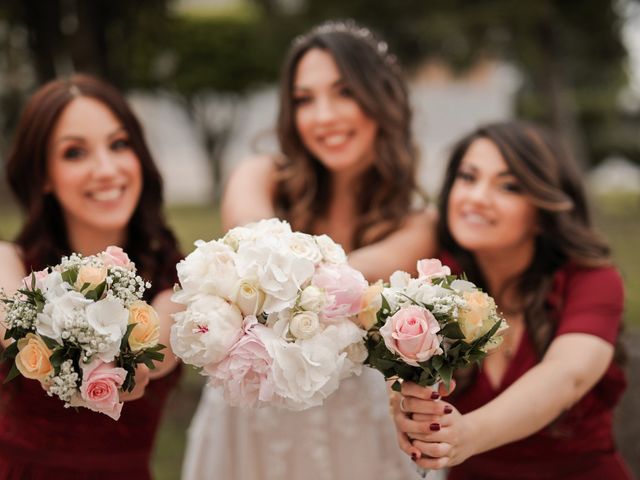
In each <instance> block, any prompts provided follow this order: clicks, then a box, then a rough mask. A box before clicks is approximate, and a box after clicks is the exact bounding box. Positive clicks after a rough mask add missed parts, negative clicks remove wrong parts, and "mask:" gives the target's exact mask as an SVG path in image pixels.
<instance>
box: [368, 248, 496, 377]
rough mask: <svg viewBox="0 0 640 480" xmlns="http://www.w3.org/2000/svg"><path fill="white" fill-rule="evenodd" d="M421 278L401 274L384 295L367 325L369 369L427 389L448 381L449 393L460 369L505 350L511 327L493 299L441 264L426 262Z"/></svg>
mask: <svg viewBox="0 0 640 480" xmlns="http://www.w3.org/2000/svg"><path fill="white" fill-rule="evenodd" d="M418 273H419V277H418V278H411V276H410V275H409V274H408V273H406V272H400V271H397V272H395V273H393V274H392V275H391V278H390V284H389V286H388V287H386V288H384V289H382V288H381V289H380V295H379V309H378V312H377V316H376V317H370V323H369V324H368V325H366V327H368V329H369V330H368V333H367V350H368V351H369V356H368V358H367V360H366V364H367V365H370V366H371V367H373V368H375V369H377V370H379V371H380V372H382V374H383V375H384V377H385V378H386V379H395V380H398V379H402V380H408V381H411V382H414V383H417V384H419V385H422V386H431V385H434V384H436V383H437V382H439V381H442V382H443V383H444V384H445V385H446V387H447V388H449V383H450V382H451V378H452V375H453V372H454V371H455V370H456V369H457V368H460V367H464V366H467V365H469V364H471V363H473V362H478V361H480V360H481V359H482V358H484V357H485V355H486V354H487V351H489V350H490V349H492V348H495V347H497V346H498V345H500V343H501V342H502V337H501V335H500V333H501V332H502V331H503V330H504V329H505V328H507V323H506V322H505V320H504V319H503V318H502V317H501V316H500V315H499V314H498V312H497V309H496V304H495V302H494V301H493V299H492V298H491V297H490V296H489V295H487V294H486V293H484V292H482V291H480V290H479V289H478V288H477V287H476V286H475V285H474V284H473V283H471V282H468V281H466V280H463V279H459V278H457V277H455V276H453V275H451V271H450V270H449V267H446V266H443V265H442V264H441V263H440V261H439V260H435V259H430V260H420V261H419V262H418ZM399 386H400V384H399V382H397V381H396V382H395V383H394V384H393V388H394V389H396V390H397V389H399Z"/></svg>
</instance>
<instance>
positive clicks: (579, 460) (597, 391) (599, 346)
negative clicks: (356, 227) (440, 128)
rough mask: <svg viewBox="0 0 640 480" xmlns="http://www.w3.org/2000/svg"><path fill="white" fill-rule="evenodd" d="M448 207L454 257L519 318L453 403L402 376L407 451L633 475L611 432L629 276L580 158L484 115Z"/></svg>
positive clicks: (471, 464) (455, 460)
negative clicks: (603, 232) (610, 242)
mask: <svg viewBox="0 0 640 480" xmlns="http://www.w3.org/2000/svg"><path fill="white" fill-rule="evenodd" d="M440 214H441V217H440V225H439V237H440V241H441V247H442V249H443V251H446V252H447V253H446V254H443V260H444V261H445V262H447V263H449V264H450V265H451V266H452V267H453V268H454V270H458V271H464V272H466V273H467V275H468V277H469V279H470V280H472V281H474V282H475V283H477V284H479V285H481V286H482V287H483V288H485V289H486V290H487V291H488V292H489V293H490V294H491V295H493V296H494V297H495V298H496V301H497V303H498V305H499V306H500V308H501V310H502V312H503V313H504V315H505V317H506V318H507V320H508V322H509V325H510V327H509V329H508V330H507V331H506V335H505V337H504V342H503V344H502V345H501V346H500V348H499V349H497V350H496V351H494V352H492V353H491V354H490V355H489V356H488V357H487V358H486V359H485V361H484V363H483V365H482V368H480V369H472V370H470V371H466V372H460V375H458V378H457V386H456V389H455V392H454V394H453V395H452V398H451V402H450V403H447V402H445V401H442V400H439V399H438V398H437V397H438V394H437V393H435V392H432V391H431V390H430V389H426V388H422V387H419V386H417V385H415V384H408V383H407V384H405V385H403V388H402V396H400V395H398V397H397V398H396V399H395V402H394V407H395V416H394V419H395V422H396V427H397V429H398V431H399V435H398V438H399V443H400V446H401V447H402V449H403V450H404V451H405V452H406V453H407V454H409V455H412V458H414V460H415V461H416V463H417V464H418V465H419V466H421V467H423V468H442V467H452V468H451V470H450V473H449V477H448V478H449V479H451V480H471V479H474V480H483V479H487V480H488V479H505V480H506V479H509V480H519V479H523V480H524V479H558V478H562V479H564V480H578V479H580V480H589V479H593V480H596V479H603V478H607V479H614V480H625V479H630V478H632V476H631V474H630V473H629V470H628V469H627V467H626V465H625V464H624V463H623V461H622V459H621V458H620V456H619V454H618V453H617V451H616V447H615V444H614V440H613V434H612V416H613V410H614V408H615V406H616V404H617V402H618V400H619V398H620V396H621V394H622V392H623V391H624V389H625V385H626V384H625V378H624V375H623V372H622V370H621V368H620V363H619V361H618V358H619V355H616V354H618V353H620V352H619V348H618V336H619V333H620V327H621V317H622V308H623V286H622V281H621V279H620V276H619V274H618V272H617V271H616V270H615V269H614V268H613V267H612V266H611V263H610V259H609V249H608V247H607V245H606V244H605V243H604V242H603V240H601V239H600V238H599V237H598V236H597V235H596V234H595V233H594V232H593V230H592V228H591V225H590V220H589V215H588V211H587V206H586V200H585V195H584V192H583V186H582V184H581V181H580V177H579V172H578V169H577V167H576V165H574V163H572V161H571V160H570V159H569V158H568V157H566V156H565V155H564V154H563V152H562V150H561V149H560V148H559V147H558V145H557V144H556V142H555V141H554V140H553V139H552V138H551V137H550V135H549V134H548V133H547V132H546V131H544V130H542V129H541V128H539V127H535V126H533V125H529V124H521V123H505V124H494V125H488V126H485V127H481V128H479V129H478V130H476V131H475V132H473V133H472V134H470V135H469V136H467V137H466V138H464V139H463V140H462V141H461V142H460V143H458V145H457V146H456V147H455V149H454V151H453V153H452V157H451V161H450V163H449V167H448V170H447V174H446V177H445V181H444V186H443V189H442V193H441V202H440ZM432 395H433V397H436V399H435V400H432ZM630 420H631V421H634V420H633V419H630Z"/></svg>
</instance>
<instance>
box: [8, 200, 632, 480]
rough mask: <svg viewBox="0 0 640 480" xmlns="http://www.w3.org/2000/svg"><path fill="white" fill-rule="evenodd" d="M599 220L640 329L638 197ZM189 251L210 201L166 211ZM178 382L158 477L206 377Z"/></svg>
mask: <svg viewBox="0 0 640 480" xmlns="http://www.w3.org/2000/svg"><path fill="white" fill-rule="evenodd" d="M593 203H594V207H595V212H596V224H597V226H598V228H599V230H600V231H601V232H602V233H603V234H604V235H605V236H606V237H607V238H608V239H609V241H610V242H611V246H612V247H613V251H614V258H615V261H616V264H617V265H618V266H619V268H620V270H621V272H622V275H623V277H624V279H625V284H626V291H627V300H626V306H625V321H626V323H627V324H628V326H629V327H631V328H634V329H637V328H640V254H639V253H638V250H637V249H638V244H639V243H640V197H629V196H623V197H607V198H601V199H597V200H596V201H594V202H593ZM167 217H168V219H169V223H170V224H171V225H172V227H173V228H174V230H175V231H176V233H177V235H178V239H179V241H180V244H181V246H182V249H183V250H184V252H185V253H188V252H190V251H191V250H192V249H193V242H194V241H195V240H197V239H204V240H209V239H212V238H216V237H218V236H219V235H220V233H221V231H220V218H219V214H218V210H217V209H215V208H214V207H212V206H192V207H174V208H170V209H169V210H168V212H167ZM19 222H20V216H19V215H18V213H17V212H16V210H15V208H13V207H11V206H7V205H6V203H5V202H3V204H2V207H1V208H0V239H10V238H12V236H13V235H14V234H15V232H16V231H17V228H18V226H19ZM184 372H185V375H184V376H183V378H182V382H181V384H180V387H179V388H178V389H177V390H176V391H175V392H174V393H173V395H172V397H171V399H170V401H169V405H168V407H167V412H166V415H165V419H164V421H163V424H162V427H161V431H160V434H159V437H158V439H157V443H156V452H155V456H154V461H153V470H154V474H155V476H156V479H157V480H175V479H177V478H180V467H181V463H182V457H183V453H184V447H185V435H186V430H187V428H188V426H189V422H190V419H191V416H192V415H193V412H194V410H195V408H196V405H197V402H198V399H199V396H200V392H201V390H202V386H203V384H204V381H203V378H202V377H200V376H199V375H198V374H197V373H195V372H194V371H193V370H192V369H191V368H185V369H184Z"/></svg>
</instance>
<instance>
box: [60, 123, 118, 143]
mask: <svg viewBox="0 0 640 480" xmlns="http://www.w3.org/2000/svg"><path fill="white" fill-rule="evenodd" d="M122 132H124V133H128V132H127V129H126V128H124V127H123V126H120V127H118V128H116V129H115V130H114V131H113V132H111V133H110V134H109V135H107V138H108V139H111V138H113V137H115V136H116V135H119V134H120V133H122ZM65 141H73V142H80V143H84V141H85V139H84V137H81V136H78V135H65V136H63V137H60V138H59V139H58V140H56V142H55V144H56V145H59V144H60V143H62V142H65Z"/></svg>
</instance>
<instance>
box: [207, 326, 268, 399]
mask: <svg viewBox="0 0 640 480" xmlns="http://www.w3.org/2000/svg"><path fill="white" fill-rule="evenodd" d="M244 321H245V327H244V332H245V334H244V335H243V336H242V337H240V340H238V341H237V342H236V344H235V345H234V346H233V347H231V349H230V350H229V354H228V355H227V356H226V357H225V358H223V359H222V360H221V361H220V362H218V363H214V364H210V365H207V366H205V368H204V369H205V371H206V372H207V373H208V374H209V376H210V380H209V381H210V384H211V385H213V386H224V395H225V399H226V400H227V402H229V404H230V405H232V406H240V407H251V406H254V405H255V404H256V403H257V402H258V401H262V402H268V401H270V400H271V399H272V398H273V396H274V390H275V384H274V381H273V376H272V373H271V364H272V359H271V356H270V355H269V353H268V352H267V348H266V347H265V345H264V343H263V341H262V340H261V338H260V333H269V329H268V328H267V327H265V326H263V325H260V324H259V323H258V322H257V320H256V317H254V316H248V317H246V318H245V320H244Z"/></svg>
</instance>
